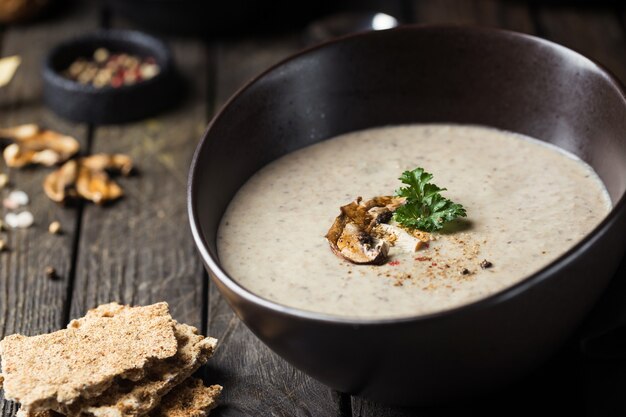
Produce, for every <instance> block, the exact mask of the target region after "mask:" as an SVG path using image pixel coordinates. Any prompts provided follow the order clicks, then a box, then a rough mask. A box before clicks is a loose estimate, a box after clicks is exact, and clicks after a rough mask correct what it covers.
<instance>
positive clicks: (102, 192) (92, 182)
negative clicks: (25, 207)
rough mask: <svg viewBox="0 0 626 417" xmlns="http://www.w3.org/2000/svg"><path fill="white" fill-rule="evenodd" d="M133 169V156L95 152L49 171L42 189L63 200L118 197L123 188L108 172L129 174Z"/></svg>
mask: <svg viewBox="0 0 626 417" xmlns="http://www.w3.org/2000/svg"><path fill="white" fill-rule="evenodd" d="M132 170H133V162H132V159H131V158H130V157H128V156H126V155H122V154H114V155H109V154H96V155H92V156H88V157H84V158H79V159H77V160H72V161H69V162H66V163H65V164H64V165H63V166H61V167H60V168H59V169H57V170H56V171H54V172H52V173H51V174H50V175H48V177H47V178H46V180H45V181H44V191H45V192H46V195H47V196H48V197H50V199H51V200H53V201H56V202H59V203H61V202H64V201H66V200H67V199H68V198H72V197H81V198H84V199H85V200H89V201H93V202H94V203H96V204H104V203H106V202H109V201H114V200H117V199H119V198H120V197H122V196H123V195H124V190H122V187H120V186H119V185H118V184H117V183H116V182H115V181H114V180H113V179H112V178H111V177H110V176H109V174H108V173H109V172H120V173H122V174H124V175H129V174H130V173H131V171H132Z"/></svg>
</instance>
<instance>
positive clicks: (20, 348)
mask: <svg viewBox="0 0 626 417" xmlns="http://www.w3.org/2000/svg"><path fill="white" fill-rule="evenodd" d="M177 348H178V342H177V339H176V337H175V335H174V321H173V320H172V318H171V316H170V315H169V311H168V306H167V303H158V304H153V305H151V306H146V307H127V306H121V305H119V304H117V303H111V304H106V305H103V306H101V307H98V308H97V309H95V310H92V311H90V312H89V313H88V314H87V316H86V317H84V318H82V319H79V320H74V321H72V322H71V323H70V324H69V326H68V328H67V329H64V330H60V331H57V332H54V333H50V334H45V335H41V336H33V337H26V336H22V335H12V336H8V337H7V338H5V339H4V340H3V341H1V342H0V356H1V358H2V369H3V376H4V392H5V397H6V398H7V399H10V400H14V401H19V402H20V403H22V409H23V412H29V413H30V412H36V411H44V410H49V409H52V410H58V409H59V407H60V406H62V405H67V404H71V403H73V402H75V401H77V400H79V399H82V398H93V397H97V396H98V395H100V394H102V393H103V392H104V391H105V390H107V389H108V388H109V387H110V386H111V385H112V384H113V382H114V379H115V378H116V377H119V378H125V379H131V380H139V379H141V378H143V376H144V373H145V371H144V368H146V366H148V365H150V364H151V363H152V362H154V361H156V360H163V359H166V358H170V357H172V356H174V355H175V354H176V351H177Z"/></svg>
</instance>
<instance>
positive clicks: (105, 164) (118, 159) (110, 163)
mask: <svg viewBox="0 0 626 417" xmlns="http://www.w3.org/2000/svg"><path fill="white" fill-rule="evenodd" d="M81 165H83V166H85V167H87V168H89V169H91V170H92V171H116V172H119V173H121V174H122V175H124V176H127V175H130V173H131V172H132V171H133V161H132V159H131V158H130V157H129V156H127V155H123V154H105V153H99V154H95V155H91V156H88V157H85V158H82V161H81Z"/></svg>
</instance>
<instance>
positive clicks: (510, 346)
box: [188, 26, 626, 405]
mask: <svg viewBox="0 0 626 417" xmlns="http://www.w3.org/2000/svg"><path fill="white" fill-rule="evenodd" d="M406 123H467V124H477V125H486V126H492V127H495V128H498V129H505V130H508V131H513V132H519V133H522V134H524V135H528V136H531V137H535V138H539V139H541V140H544V141H546V142H550V143H553V144H555V145H557V146H560V147H561V148H563V149H566V150H567V151H570V152H572V153H574V154H576V155H578V156H579V157H580V158H582V159H583V160H584V161H586V162H587V163H589V164H590V165H591V166H592V167H593V168H594V169H595V170H596V172H597V173H598V174H599V176H600V177H601V179H602V180H603V181H604V183H605V185H606V187H607V189H608V191H609V194H610V196H611V199H612V201H613V204H614V208H613V210H612V211H611V212H610V214H609V215H608V216H607V217H606V219H605V220H604V221H603V222H602V223H601V224H600V225H599V226H598V227H597V228H596V229H595V230H594V231H593V232H592V233H590V234H589V235H588V236H587V237H586V238H585V239H584V240H583V241H581V242H580V243H579V244H577V245H576V246H575V247H573V248H572V249H571V250H569V251H568V252H567V253H566V254H564V255H563V256H561V257H560V258H558V259H556V260H555V261H554V262H552V263H551V264H550V265H548V266H547V267H545V268H543V269H542V270H541V271H539V272H537V273H535V274H533V275H531V276H529V277H527V278H526V279H524V280H523V281H521V282H520V283H518V284H516V285H514V286H512V287H510V288H508V289H505V290H503V291H501V292H499V293H497V294H494V295H492V296H490V297H488V298H485V299H483V300H480V301H477V302H474V303H472V304H469V305H466V306H462V307H459V308H455V309H452V310H447V311H443V312H439V313H435V314H430V315H424V316H418V317H412V318H402V319H381V320H361V319H347V318H340V317H333V316H326V315H323V314H317V313H311V312H307V311H302V310H298V309H295V308H290V307H286V306H283V305H279V304H277V303H274V302H272V301H270V300H266V299H263V298H261V297H258V296H256V295H255V294H253V293H251V292H249V291H248V290H246V289H245V288H243V287H242V286H241V285H240V284H239V283H238V282H237V277H231V276H229V275H228V273H227V272H226V271H224V270H223V269H222V267H221V266H220V261H219V258H218V253H217V247H216V233H217V230H218V226H219V222H220V219H221V217H222V215H223V213H224V211H225V210H226V207H227V205H228V203H229V202H230V200H231V198H232V197H233V196H234V194H235V193H236V192H237V191H238V189H239V188H240V187H241V186H242V185H243V183H244V182H245V181H246V180H247V179H248V178H250V176H251V175H253V174H254V173H255V172H256V171H257V170H259V169H260V168H261V167H263V166H264V165H266V164H267V163H268V162H270V161H272V160H274V159H276V158H278V157H280V156H282V155H285V154H286V153H288V152H291V151H294V150H296V149H299V148H302V147H304V146H307V145H311V144H314V143H316V142H319V141H322V140H325V139H328V138H330V137H333V136H335V135H339V134H342V133H346V132H350V131H354V130H359V129H365V128H370V127H374V126H383V125H394V124H406ZM625 189H626V99H625V96H624V93H623V91H622V89H621V87H620V86H619V84H618V83H617V82H616V80H615V79H614V78H613V77H612V76H611V75H609V74H608V73H607V72H606V71H605V70H603V69H602V68H601V67H600V66H598V65H597V64H596V63H594V62H593V61H591V60H589V59H587V58H585V57H583V56H582V55H580V54H578V53H576V52H574V51H571V50H569V49H567V48H564V47H562V46H559V45H557V44H554V43H551V42H548V41H546V40H542V39H540V38H536V37H532V36H528V35H523V34H519V33H514V32H507V31H501V30H495V29H484V28H475V27H463V26H408V27H402V28H398V29H394V30H389V31H383V32H372V33H367V34H361V35H356V36H350V37H346V38H342V39H339V40H337V41H333V42H329V43H326V44H323V45H320V46H318V47H315V48H312V49H310V50H307V51H304V52H302V53H299V54H297V55H295V56H293V57H291V58H289V59H287V60H285V61H283V62H282V63H279V64H277V65H276V66H274V67H272V68H271V69H269V70H268V71H266V72H265V73H263V74H261V75H260V76H258V77H257V78H256V79H255V80H253V81H252V82H250V83H248V84H247V85H246V86H245V87H243V88H242V89H241V90H239V91H238V92H237V93H236V94H235V95H234V96H233V97H232V98H231V99H230V101H229V102H228V103H227V104H226V105H225V106H224V108H223V109H222V110H221V111H220V112H219V114H218V115H217V116H216V117H215V118H214V119H213V121H212V122H211V124H210V125H209V128H208V130H207V132H206V133H205V136H204V138H203V140H202V142H201V143H200V145H199V146H198V149H197V151H196V154H195V156H194V159H193V163H192V166H191V172H190V182H189V190H188V208H189V215H190V221H191V228H192V232H193V235H194V239H195V242H196V245H197V246H198V248H199V250H200V253H201V255H202V259H203V262H204V263H205V266H206V268H207V270H208V271H209V273H210V275H211V278H212V280H213V283H214V284H215V285H216V286H217V287H218V288H219V290H220V292H221V293H222V295H223V296H224V297H225V298H226V300H227V301H228V303H229V304H230V306H231V307H232V308H233V310H234V311H235V312H236V313H237V315H238V316H239V317H240V318H241V319H242V320H243V322H244V323H245V324H246V325H247V326H248V327H249V328H250V329H251V330H252V331H253V332H254V333H255V334H256V335H257V336H258V337H259V338H260V339H261V340H262V341H263V342H265V343H266V344H267V345H268V346H269V347H270V348H271V349H273V350H274V351H275V352H277V353H278V354H279V355H280V356H282V357H283V358H284V359H286V360H287V361H288V362H290V363H291V364H293V365H294V366H295V367H297V368H298V369H301V370H302V371H304V372H306V373H307V374H309V375H311V376H312V377H314V378H316V379H318V380H319V381H321V382H323V383H324V384H327V385H329V386H330V387H332V388H334V389H337V390H340V391H343V392H347V393H351V394H356V395H361V396H365V397H368V398H372V399H374V400H379V401H382V402H388V403H396V404H407V405H408V404H412V405H414V404H426V403H436V402H441V401H444V400H452V399H458V398H461V397H467V396H470V395H476V394H481V393H486V392H488V391H490V390H493V389H495V388H497V387H500V386H502V384H505V383H509V382H511V381H513V380H515V379H516V378H519V377H520V376H522V375H524V374H526V373H528V372H529V371H530V370H532V369H533V368H535V367H537V366H538V365H540V364H541V363H542V362H543V361H545V360H546V359H547V358H548V357H549V356H550V355H551V354H552V353H554V352H555V351H556V350H557V348H558V347H559V346H560V345H561V344H562V343H563V342H564V341H565V340H566V338H567V337H568V336H569V335H570V334H571V333H572V331H573V330H574V329H575V328H576V326H577V324H578V323H579V322H580V321H581V319H582V318H583V317H584V316H585V314H586V313H587V312H588V311H589V310H590V308H591V307H592V306H593V304H594V302H595V301H596V300H597V299H598V296H599V295H600V294H601V292H602V291H603V289H604V288H605V287H606V285H607V283H608V282H609V280H610V278H611V276H612V274H613V273H614V271H615V270H616V268H617V265H618V263H619V260H620V258H621V256H622V254H623V252H624V248H625V243H626V233H624V230H625V227H626V203H625V201H624V192H625ZM572 221H576V220H575V219H572ZM311 278H312V279H315V277H311Z"/></svg>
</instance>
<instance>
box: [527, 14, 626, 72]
mask: <svg viewBox="0 0 626 417" xmlns="http://www.w3.org/2000/svg"><path fill="white" fill-rule="evenodd" d="M537 19H538V29H539V31H540V34H541V36H543V37H545V38H547V39H550V40H552V41H554V42H558V43H560V44H563V45H565V46H567V47H570V48H573V49H575V50H577V51H579V52H581V53H583V54H585V55H587V56H589V57H590V58H592V59H595V60H597V61H599V62H600V63H601V64H603V65H605V66H606V67H607V68H608V69H609V70H611V71H612V72H613V73H614V74H615V75H616V76H617V77H618V78H620V79H621V80H623V81H626V55H624V50H626V38H625V36H624V30H623V22H621V21H620V16H618V15H617V14H616V13H615V12H614V11H613V10H612V9H611V8H585V9H580V8H573V7H550V8H548V7H544V8H540V9H539V10H538V12H537Z"/></svg>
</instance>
